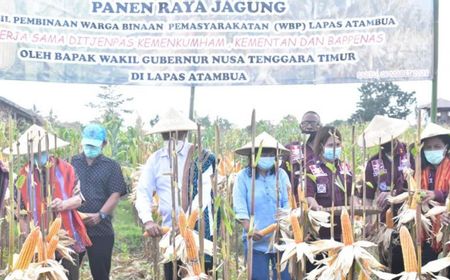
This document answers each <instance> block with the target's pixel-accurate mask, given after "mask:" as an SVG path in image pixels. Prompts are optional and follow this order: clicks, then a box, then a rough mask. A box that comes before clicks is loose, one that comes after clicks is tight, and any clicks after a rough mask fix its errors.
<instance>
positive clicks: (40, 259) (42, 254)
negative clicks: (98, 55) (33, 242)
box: [37, 231, 47, 262]
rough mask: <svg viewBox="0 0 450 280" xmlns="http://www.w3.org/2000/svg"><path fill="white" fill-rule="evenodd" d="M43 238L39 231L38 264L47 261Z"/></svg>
mask: <svg viewBox="0 0 450 280" xmlns="http://www.w3.org/2000/svg"><path fill="white" fill-rule="evenodd" d="M44 242H45V241H44V238H43V237H42V233H41V231H39V237H38V243H37V248H38V262H43V261H45V260H47V252H46V251H45V245H44Z"/></svg>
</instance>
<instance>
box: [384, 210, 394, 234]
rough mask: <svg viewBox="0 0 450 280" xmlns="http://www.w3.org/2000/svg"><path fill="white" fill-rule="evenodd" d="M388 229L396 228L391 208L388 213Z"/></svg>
mask: <svg viewBox="0 0 450 280" xmlns="http://www.w3.org/2000/svg"><path fill="white" fill-rule="evenodd" d="M386 227H387V228H390V229H393V228H394V214H393V213H392V208H389V209H388V210H387V211H386Z"/></svg>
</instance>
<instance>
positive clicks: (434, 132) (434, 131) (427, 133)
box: [420, 123, 450, 140]
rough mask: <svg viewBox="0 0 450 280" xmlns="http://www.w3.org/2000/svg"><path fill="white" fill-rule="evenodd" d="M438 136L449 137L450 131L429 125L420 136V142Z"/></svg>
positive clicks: (433, 124)
mask: <svg viewBox="0 0 450 280" xmlns="http://www.w3.org/2000/svg"><path fill="white" fill-rule="evenodd" d="M438 135H450V130H449V129H446V128H444V127H442V126H440V125H437V124H435V123H429V124H428V125H427V126H426V127H425V129H424V130H423V132H422V135H420V140H424V139H426V138H431V137H434V136H438Z"/></svg>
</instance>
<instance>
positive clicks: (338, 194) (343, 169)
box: [306, 161, 352, 240]
mask: <svg viewBox="0 0 450 280" xmlns="http://www.w3.org/2000/svg"><path fill="white" fill-rule="evenodd" d="M334 166H335V167H336V174H335V176H336V177H335V182H336V183H335V184H333V182H332V178H333V172H332V170H331V169H329V168H328V167H327V165H326V164H325V163H324V162H322V161H316V162H314V161H311V162H310V163H309V164H307V178H306V197H313V198H315V199H316V201H317V203H318V204H319V205H321V206H322V207H331V203H332V199H333V198H332V188H334V206H343V205H344V204H345V196H346V193H345V192H344V191H343V190H342V189H341V187H342V188H344V189H346V192H347V197H350V195H351V189H352V172H351V170H350V167H349V165H348V164H346V163H344V162H341V161H336V163H335V165H334ZM311 176H312V177H314V178H315V180H313V179H312V178H311ZM347 203H348V204H349V203H350V199H348V200H347ZM334 223H335V226H334V239H335V240H340V238H341V222H340V218H339V216H338V215H336V216H335V218H334ZM319 233H320V238H322V239H327V238H330V229H328V228H323V227H322V228H321V229H320V232H319Z"/></svg>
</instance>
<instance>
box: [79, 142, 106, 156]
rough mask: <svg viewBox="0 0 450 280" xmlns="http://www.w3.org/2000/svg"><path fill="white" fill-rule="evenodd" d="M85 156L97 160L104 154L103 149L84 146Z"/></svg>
mask: <svg viewBox="0 0 450 280" xmlns="http://www.w3.org/2000/svg"><path fill="white" fill-rule="evenodd" d="M83 151H84V155H85V156H86V157H87V158H96V157H98V156H99V155H100V154H101V153H102V147H95V146H91V145H84V146H83Z"/></svg>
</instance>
